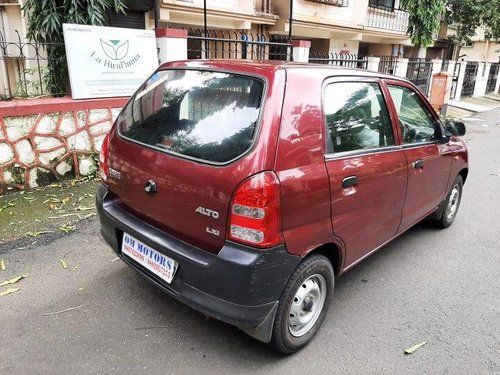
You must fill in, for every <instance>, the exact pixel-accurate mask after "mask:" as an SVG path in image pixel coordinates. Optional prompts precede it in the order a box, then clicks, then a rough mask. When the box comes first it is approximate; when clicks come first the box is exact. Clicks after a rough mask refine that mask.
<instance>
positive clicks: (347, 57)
mask: <svg viewBox="0 0 500 375" xmlns="http://www.w3.org/2000/svg"><path fill="white" fill-rule="evenodd" d="M309 62H310V63H316V64H326V65H337V66H346V67H350V68H358V69H367V68H368V58H367V57H366V56H360V55H358V54H355V53H327V52H310V53H309Z"/></svg>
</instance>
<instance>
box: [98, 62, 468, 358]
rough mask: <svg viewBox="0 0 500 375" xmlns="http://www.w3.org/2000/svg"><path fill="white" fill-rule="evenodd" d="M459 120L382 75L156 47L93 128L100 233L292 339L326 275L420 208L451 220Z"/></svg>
mask: <svg viewBox="0 0 500 375" xmlns="http://www.w3.org/2000/svg"><path fill="white" fill-rule="evenodd" d="M464 133H465V127H464V125H463V124H462V123H450V124H448V125H446V126H445V125H443V124H442V123H441V121H440V120H439V118H438V116H437V115H436V113H435V112H434V110H433V109H432V107H431V106H430V105H429V103H428V102H427V100H426V99H425V98H424V97H423V96H422V95H421V93H420V92H419V91H418V90H417V89H416V88H415V87H414V86H413V85H412V84H411V83H409V82H408V81H407V80H404V79H400V78H396V77H393V76H388V75H381V74H378V73H372V72H366V71H358V70H350V69H343V68H338V67H329V66H316V65H308V64H296V63H283V62H277V63H271V62H269V63H257V62H248V61H203V62H201V61H190V62H175V63H168V64H165V65H163V66H161V67H160V68H159V69H158V70H157V71H156V72H155V73H154V74H153V75H152V76H151V77H150V78H149V79H148V80H147V81H146V82H145V83H144V84H143V85H142V86H141V87H140V88H139V90H138V91H137V92H136V94H135V95H134V96H133V97H132V98H131V99H130V101H129V102H128V104H127V105H126V106H125V107H124V108H123V110H122V112H121V114H120V115H119V116H118V118H117V120H116V123H115V125H114V126H113V129H112V130H111V132H110V134H109V135H108V137H107V138H106V139H105V140H104V142H103V145H102V151H101V154H100V170H101V175H102V182H103V183H102V185H101V187H100V188H99V191H98V193H97V206H98V211H99V216H100V220H101V231H102V235H103V236H104V238H105V239H106V241H107V242H108V243H109V244H110V246H111V247H112V248H113V250H114V251H116V252H117V253H118V254H119V255H120V257H121V258H122V259H123V260H124V261H125V262H126V263H127V264H128V265H130V266H131V267H132V268H134V269H135V270H137V271H138V272H139V273H140V274H141V275H143V276H145V277H146V278H147V279H148V280H150V281H151V282H153V283H154V284H155V285H157V286H158V287H160V288H161V289H162V290H164V291H165V292H166V293H167V294H169V295H170V296H172V297H174V298H176V299H178V300H180V301H182V302H184V303H185V304H187V305H189V306H191V307H192V308H194V309H196V310H198V311H201V312H202V313H204V314H206V315H209V316H212V317H214V318H217V319H219V320H222V321H224V322H227V323H229V324H232V325H235V326H237V327H239V328H240V329H242V330H244V331H245V332H247V333H248V334H250V335H251V336H253V337H255V338H257V339H258V340H261V341H263V342H268V343H271V345H272V346H273V347H274V348H276V349H277V350H279V351H281V352H283V353H293V352H295V351H297V350H299V349H300V348H302V347H303V346H305V345H306V344H307V343H308V342H309V341H310V340H311V339H312V337H313V336H314V335H315V333H316V332H317V330H318V329H319V327H320V326H321V323H322V322H323V320H324V317H325V315H326V313H327V310H328V308H329V306H330V302H331V299H332V292H333V288H334V284H335V281H334V280H335V276H337V275H340V274H341V273H343V272H345V271H346V270H348V269H350V268H351V267H353V266H354V265H355V264H357V263H358V262H359V261H361V260H362V259H364V258H365V257H367V256H368V255H369V254H371V253H372V252H374V251H375V250H377V249H379V248H380V247H382V246H383V245H384V244H386V243H387V242H389V241H390V240H392V239H393V238H395V237H397V236H398V235H400V234H401V233H403V232H404V231H406V230H407V229H408V228H410V227H411V226H413V225H414V224H416V223H417V222H419V221H420V220H422V219H424V218H431V219H432V220H434V222H435V223H436V224H437V225H438V226H439V227H443V228H444V227H448V226H449V225H451V224H452V223H453V220H454V219H455V217H456V214H457V210H458V208H459V205H460V199H461V196H462V187H463V183H464V182H465V181H466V179H467V174H468V162H467V150H466V146H465V144H464V142H463V141H462V140H461V139H459V138H458V136H459V135H463V134H464Z"/></svg>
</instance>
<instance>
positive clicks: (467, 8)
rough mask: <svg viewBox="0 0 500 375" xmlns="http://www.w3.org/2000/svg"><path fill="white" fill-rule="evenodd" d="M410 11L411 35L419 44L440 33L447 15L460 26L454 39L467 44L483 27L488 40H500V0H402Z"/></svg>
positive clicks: (409, 30)
mask: <svg viewBox="0 0 500 375" xmlns="http://www.w3.org/2000/svg"><path fill="white" fill-rule="evenodd" d="M401 7H402V9H404V10H406V11H407V12H408V13H409V18H408V34H410V35H411V41H412V43H413V44H414V45H415V46H419V47H427V46H429V45H431V44H432V42H433V40H434V39H435V35H437V33H438V31H439V28H440V24H441V20H442V18H443V16H444V17H445V18H444V19H445V21H446V22H447V23H448V24H449V25H451V24H453V25H454V26H456V27H457V33H456V35H454V36H453V38H452V39H453V40H454V41H455V42H457V43H458V44H459V45H463V44H464V43H465V42H467V41H469V40H470V37H471V36H473V35H474V34H475V33H476V29H477V28H478V27H479V26H484V27H485V28H486V32H485V37H486V38H487V39H496V40H500V12H499V9H500V0H401Z"/></svg>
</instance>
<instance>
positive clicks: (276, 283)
mask: <svg viewBox="0 0 500 375" xmlns="http://www.w3.org/2000/svg"><path fill="white" fill-rule="evenodd" d="M96 205H97V211H98V214H99V218H100V221H101V233H102V235H103V237H104V239H105V240H106V241H107V242H108V244H109V245H110V246H111V247H112V248H113V250H114V251H115V252H116V253H117V254H118V255H120V257H121V258H122V259H123V260H124V261H125V262H126V263H127V264H128V265H130V266H131V267H132V268H134V269H135V270H136V271H138V272H139V273H140V274H141V275H143V276H144V277H146V278H147V279H148V280H150V281H151V282H153V283H154V284H155V285H157V286H158V287H159V288H161V289H162V290H164V291H165V292H166V293H168V294H169V295H171V296H172V297H174V298H176V299H178V300H179V301H181V302H183V303H185V304H186V305H188V306H190V307H192V308H194V309H196V310H198V311H200V312H202V313H204V314H206V315H208V316H211V317H214V318H216V319H218V320H221V321H224V322H226V323H229V324H232V325H235V326H237V327H239V328H241V329H243V330H245V331H246V332H247V333H249V334H250V335H252V336H254V337H256V338H257V339H259V340H261V341H265V342H267V341H269V340H270V335H271V330H272V322H273V321H274V314H275V312H276V307H277V304H278V300H279V297H280V295H281V293H282V291H283V288H284V286H285V284H286V282H287V280H288V278H289V277H290V275H291V273H292V272H293V270H294V269H295V268H296V267H297V265H298V264H299V262H300V260H301V259H300V257H298V256H295V255H291V254H289V253H288V252H287V251H286V249H285V247H284V246H283V245H282V246H277V247H275V248H271V249H266V250H256V249H253V248H250V247H246V246H243V245H239V244H235V243H232V242H226V243H225V245H224V247H223V248H222V249H221V250H220V252H219V253H218V254H212V253H209V252H207V251H204V250H202V249H199V248H196V247H194V246H192V245H189V244H187V243H185V242H183V241H180V240H179V239H177V238H175V237H172V236H170V235H169V234H167V233H165V232H163V231H161V230H158V229H157V228H155V227H153V226H151V225H149V224H148V223H146V222H144V221H142V220H140V219H138V218H137V217H136V216H134V215H132V214H131V213H129V212H128V211H126V210H124V209H123V208H121V207H120V206H119V205H118V204H117V203H116V202H115V200H114V199H113V196H112V194H110V193H109V192H108V190H107V188H106V187H105V186H104V185H101V186H100V187H99V189H98V192H97V196H96ZM123 232H127V233H128V234H130V235H131V236H133V237H135V238H137V239H138V240H140V241H142V242H144V243H145V244H147V245H149V246H151V247H152V248H154V249H155V250H157V251H159V252H161V253H163V254H165V255H166V256H168V257H170V258H172V259H174V260H176V261H177V262H178V263H179V268H178V271H177V273H176V275H175V277H174V279H173V280H172V283H171V284H167V283H166V282H164V281H163V280H162V279H160V278H158V277H157V276H156V275H154V274H153V273H151V272H150V271H149V270H147V269H146V268H144V267H142V266H141V265H139V264H136V263H135V262H133V261H131V260H129V258H126V257H123V256H122V255H121V251H120V249H121V241H122V237H123Z"/></svg>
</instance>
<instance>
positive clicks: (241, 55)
mask: <svg viewBox="0 0 500 375" xmlns="http://www.w3.org/2000/svg"><path fill="white" fill-rule="evenodd" d="M292 48H293V46H292V43H291V42H290V40H288V38H287V37H285V36H279V35H271V36H270V37H269V40H268V39H267V38H266V37H265V36H264V35H259V34H257V35H255V34H251V33H246V32H235V31H227V30H207V35H205V33H204V31H203V30H201V29H196V30H193V29H190V30H188V59H248V60H283V61H291V60H293V57H292V56H293V52H292Z"/></svg>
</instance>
